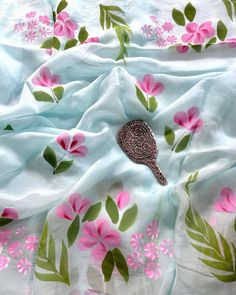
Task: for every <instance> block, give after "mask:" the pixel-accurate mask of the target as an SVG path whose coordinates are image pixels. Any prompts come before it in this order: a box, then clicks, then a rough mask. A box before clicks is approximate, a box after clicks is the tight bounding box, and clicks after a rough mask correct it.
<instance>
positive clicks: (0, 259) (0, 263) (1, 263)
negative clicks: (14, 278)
mask: <svg viewBox="0 0 236 295" xmlns="http://www.w3.org/2000/svg"><path fill="white" fill-rule="evenodd" d="M9 263H10V258H9V257H8V256H5V255H0V270H3V269H5V268H7V267H8V265H9Z"/></svg>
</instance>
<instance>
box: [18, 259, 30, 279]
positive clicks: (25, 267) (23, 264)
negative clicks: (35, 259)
mask: <svg viewBox="0 0 236 295" xmlns="http://www.w3.org/2000/svg"><path fill="white" fill-rule="evenodd" d="M16 267H17V270H18V271H19V273H21V274H23V275H26V274H27V273H28V272H30V271H31V268H32V263H31V262H30V261H29V260H28V259H27V258H21V259H20V260H19V261H18V262H17V265H16Z"/></svg>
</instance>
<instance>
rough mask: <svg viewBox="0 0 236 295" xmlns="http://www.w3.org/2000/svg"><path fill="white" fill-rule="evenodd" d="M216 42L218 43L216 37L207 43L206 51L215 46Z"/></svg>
mask: <svg viewBox="0 0 236 295" xmlns="http://www.w3.org/2000/svg"><path fill="white" fill-rule="evenodd" d="M216 41H217V39H216V37H213V38H211V39H210V40H209V41H208V42H207V44H206V46H205V49H207V48H208V47H210V46H211V45H212V44H215V43H216Z"/></svg>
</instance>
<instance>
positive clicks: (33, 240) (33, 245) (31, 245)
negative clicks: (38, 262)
mask: <svg viewBox="0 0 236 295" xmlns="http://www.w3.org/2000/svg"><path fill="white" fill-rule="evenodd" d="M38 243H39V239H38V238H37V237H36V236H35V235H31V236H28V237H27V238H26V240H25V245H24V247H25V249H27V250H29V251H31V252H33V251H35V250H37V247H38Z"/></svg>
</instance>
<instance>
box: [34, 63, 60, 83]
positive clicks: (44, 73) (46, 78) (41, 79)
mask: <svg viewBox="0 0 236 295" xmlns="http://www.w3.org/2000/svg"><path fill="white" fill-rule="evenodd" d="M60 82H61V78H60V76H59V75H52V74H51V72H50V70H49V69H48V68H46V67H42V68H41V69H40V71H39V76H38V77H35V78H33V79H32V83H33V84H34V85H38V86H42V87H53V86H57V85H59V84H60Z"/></svg>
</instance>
